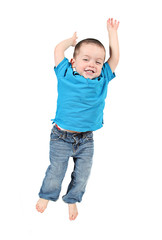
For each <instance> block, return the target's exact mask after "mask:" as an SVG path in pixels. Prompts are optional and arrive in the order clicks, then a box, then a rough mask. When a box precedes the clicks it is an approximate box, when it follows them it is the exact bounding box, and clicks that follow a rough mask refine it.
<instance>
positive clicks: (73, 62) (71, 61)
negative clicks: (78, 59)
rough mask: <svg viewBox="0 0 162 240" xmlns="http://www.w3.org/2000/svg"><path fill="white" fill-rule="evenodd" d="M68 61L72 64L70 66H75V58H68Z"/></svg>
mask: <svg viewBox="0 0 162 240" xmlns="http://www.w3.org/2000/svg"><path fill="white" fill-rule="evenodd" d="M70 63H71V65H72V68H75V59H74V58H72V59H71V60H70Z"/></svg>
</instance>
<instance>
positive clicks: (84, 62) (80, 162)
mask: <svg viewBox="0 0 162 240" xmlns="http://www.w3.org/2000/svg"><path fill="white" fill-rule="evenodd" d="M118 26H119V22H117V21H116V20H115V21H114V20H113V18H112V19H108V21H107V30H108V34H109V47H110V58H109V59H108V61H106V62H105V48H104V46H103V45H102V43H101V42H99V41H98V40H96V39H85V40H82V41H81V42H79V43H78V44H76V40H77V35H76V33H74V35H73V36H72V37H71V38H69V39H67V40H64V41H62V42H61V43H59V44H58V45H57V46H56V48H55V51H54V59H55V67H54V70H55V73H56V76H57V79H58V99H57V111H56V115H55V119H53V123H55V125H54V126H53V128H52V131H51V135H50V165H49V167H48V169H47V171H46V175H45V178H44V180H43V183H42V187H41V189H40V192H39V197H40V199H39V200H38V202H37V205H36V209H37V210H38V212H41V213H42V212H43V211H44V210H45V209H46V207H47V204H48V202H49V200H51V201H56V200H57V199H58V198H59V194H60V191H61V184H62V181H63V179H64V176H65V173H66V170H67V166H68V160H69V158H70V157H73V160H74V170H73V172H72V174H71V182H70V184H69V186H68V189H67V193H66V194H65V195H64V196H63V201H64V202H65V203H68V207H69V219H70V220H74V219H75V218H76V217H77V215H78V210H77V206H76V202H81V200H82V197H83V194H84V192H85V189H86V185H87V181H88V178H89V175H90V171H91V166H92V158H93V151H94V142H93V131H95V130H97V129H99V128H101V127H102V126H103V110H104V106H105V99H106V96H107V87H108V83H109V81H110V80H111V79H113V78H114V77H115V74H114V70H115V68H116V66H117V64H118V61H119V44H118V36H117V29H118ZM70 46H73V47H75V50H74V54H73V59H72V60H71V62H69V61H68V59H67V58H65V56H64V52H65V50H66V49H67V48H69V47H70ZM104 62H105V63H104Z"/></svg>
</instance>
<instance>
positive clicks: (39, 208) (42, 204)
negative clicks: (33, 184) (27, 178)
mask: <svg viewBox="0 0 162 240" xmlns="http://www.w3.org/2000/svg"><path fill="white" fill-rule="evenodd" d="M48 202H49V200H47V199H43V198H40V199H39V200H38V202H37V205H36V209H37V211H38V212H41V213H43V212H44V210H45V209H46V207H47V205H48Z"/></svg>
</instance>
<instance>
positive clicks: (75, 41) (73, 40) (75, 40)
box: [71, 32, 78, 47]
mask: <svg viewBox="0 0 162 240" xmlns="http://www.w3.org/2000/svg"><path fill="white" fill-rule="evenodd" d="M77 38H78V37H77V33H76V32H75V33H74V34H73V36H72V38H71V46H73V47H75V45H76V44H77Z"/></svg>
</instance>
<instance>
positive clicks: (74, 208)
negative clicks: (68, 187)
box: [68, 203, 78, 220]
mask: <svg viewBox="0 0 162 240" xmlns="http://www.w3.org/2000/svg"><path fill="white" fill-rule="evenodd" d="M68 205H69V219H70V220H75V219H76V217H77V216H78V210H77V206H76V204H75V203H74V204H68Z"/></svg>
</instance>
